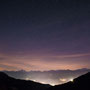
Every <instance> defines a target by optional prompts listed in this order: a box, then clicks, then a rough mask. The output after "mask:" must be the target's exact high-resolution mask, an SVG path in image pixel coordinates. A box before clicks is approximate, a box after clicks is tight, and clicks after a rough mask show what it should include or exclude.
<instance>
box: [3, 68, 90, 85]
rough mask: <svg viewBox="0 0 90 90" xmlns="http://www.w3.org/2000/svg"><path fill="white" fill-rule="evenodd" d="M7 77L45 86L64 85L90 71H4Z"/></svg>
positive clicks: (84, 69)
mask: <svg viewBox="0 0 90 90" xmlns="http://www.w3.org/2000/svg"><path fill="white" fill-rule="evenodd" d="M3 72H5V73H6V74H7V75H9V76H11V77H14V78H16V79H23V80H32V81H36V82H40V83H44V84H51V85H57V84H63V83H66V82H68V81H70V80H71V79H74V78H77V77H79V76H81V75H83V74H85V73H87V72H90V69H86V68H83V69H77V70H50V71H43V72H42V71H28V72H27V71H24V70H21V71H3Z"/></svg>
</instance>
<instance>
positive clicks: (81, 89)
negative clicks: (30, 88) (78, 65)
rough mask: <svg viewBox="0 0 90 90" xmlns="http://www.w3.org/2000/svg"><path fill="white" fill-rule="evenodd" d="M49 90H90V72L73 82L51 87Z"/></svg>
mask: <svg viewBox="0 0 90 90" xmlns="http://www.w3.org/2000/svg"><path fill="white" fill-rule="evenodd" d="M48 90H90V72H89V73H87V74H85V75H82V76H80V77H78V78H76V79H74V80H73V81H72V82H68V83H65V84H62V85H56V86H53V87H50V88H49V89H48Z"/></svg>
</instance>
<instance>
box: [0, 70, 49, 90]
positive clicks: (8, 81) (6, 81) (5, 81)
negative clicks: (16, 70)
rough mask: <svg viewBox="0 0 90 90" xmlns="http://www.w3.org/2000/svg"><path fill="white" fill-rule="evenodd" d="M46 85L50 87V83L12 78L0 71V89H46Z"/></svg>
mask: <svg viewBox="0 0 90 90" xmlns="http://www.w3.org/2000/svg"><path fill="white" fill-rule="evenodd" d="M48 87H50V85H43V84H40V83H36V82H33V81H25V80H20V79H14V78H11V77H9V76H8V75H6V74H5V73H3V72H0V90H46V89H47V88H48Z"/></svg>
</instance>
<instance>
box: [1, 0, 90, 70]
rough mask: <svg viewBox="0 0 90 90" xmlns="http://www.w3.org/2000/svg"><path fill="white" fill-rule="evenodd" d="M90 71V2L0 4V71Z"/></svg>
mask: <svg viewBox="0 0 90 90" xmlns="http://www.w3.org/2000/svg"><path fill="white" fill-rule="evenodd" d="M79 68H90V1H89V0H29V1H26V0H3V1H0V70H21V69H23V70H27V71H29V70H41V71H43V70H58V69H71V70H74V69H79Z"/></svg>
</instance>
